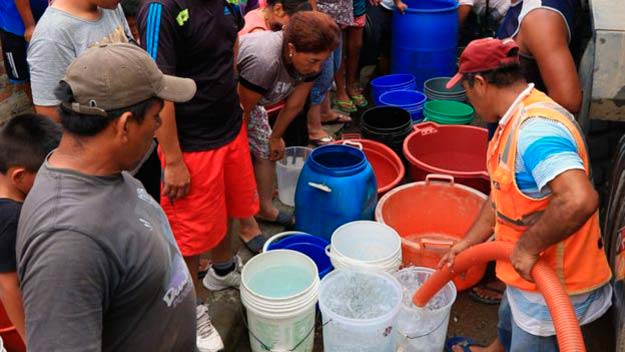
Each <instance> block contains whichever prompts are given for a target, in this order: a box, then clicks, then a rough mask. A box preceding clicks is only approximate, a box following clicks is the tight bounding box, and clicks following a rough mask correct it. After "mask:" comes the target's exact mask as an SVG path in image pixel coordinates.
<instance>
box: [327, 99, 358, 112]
mask: <svg viewBox="0 0 625 352" xmlns="http://www.w3.org/2000/svg"><path fill="white" fill-rule="evenodd" d="M332 105H333V107H332V109H334V110H340V111H342V112H345V113H348V114H351V113H352V112H356V111H358V108H356V105H354V102H353V101H351V100H338V99H334V100H333V101H332Z"/></svg>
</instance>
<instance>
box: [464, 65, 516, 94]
mask: <svg viewBox="0 0 625 352" xmlns="http://www.w3.org/2000/svg"><path fill="white" fill-rule="evenodd" d="M477 75H480V76H482V77H484V79H485V80H486V82H488V83H489V84H492V85H494V86H495V87H498V88H505V87H509V86H511V85H513V84H515V83H517V82H519V81H524V80H525V77H524V76H523V71H521V65H520V64H518V63H513V64H508V65H504V66H502V67H499V68H496V69H494V70H488V71H483V72H470V73H465V74H463V75H462V80H463V81H467V83H468V84H469V86H471V87H473V85H474V84H475V77H476V76H477Z"/></svg>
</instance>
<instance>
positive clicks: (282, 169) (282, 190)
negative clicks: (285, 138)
mask: <svg viewBox="0 0 625 352" xmlns="http://www.w3.org/2000/svg"><path fill="white" fill-rule="evenodd" d="M311 151H312V149H310V148H305V147H288V148H286V149H285V150H284V158H283V159H282V160H279V161H278V162H277V163H276V178H277V181H278V199H280V202H282V204H284V205H288V206H290V207H293V206H295V187H296V186H297V179H298V178H299V174H300V172H301V171H302V168H303V167H304V162H305V161H306V158H308V155H309V154H310V152H311Z"/></svg>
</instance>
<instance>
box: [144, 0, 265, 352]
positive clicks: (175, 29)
mask: <svg viewBox="0 0 625 352" xmlns="http://www.w3.org/2000/svg"><path fill="white" fill-rule="evenodd" d="M137 23H138V26H139V32H140V34H141V45H142V46H143V47H144V48H145V50H146V51H147V52H148V54H150V55H151V56H152V58H153V59H154V60H156V64H157V65H158V66H159V68H160V69H161V70H162V71H163V72H165V73H174V72H175V73H176V75H177V76H179V77H186V78H191V79H193V80H194V81H195V83H196V85H197V88H198V89H197V93H196V95H195V97H194V98H193V99H192V100H191V101H189V102H187V103H182V104H173V103H170V102H166V103H165V106H164V108H163V111H162V112H161V117H162V120H163V125H162V126H161V128H160V129H159V130H158V132H157V134H156V136H157V139H158V142H159V144H160V147H159V156H160V159H161V164H162V167H163V175H162V178H163V187H162V190H161V193H162V196H161V206H162V207H163V210H164V211H165V213H166V214H167V218H168V219H169V222H170V224H171V227H172V230H173V233H174V237H175V238H176V242H177V243H178V246H179V248H180V250H181V252H182V254H183V256H184V257H185V261H186V263H187V267H188V268H189V271H190V272H191V276H192V277H193V280H194V285H195V288H196V291H197V290H198V289H199V282H198V266H199V257H200V255H201V254H203V253H206V252H209V251H210V252H211V255H212V258H211V259H212V266H211V267H210V269H209V270H208V273H207V274H206V277H205V278H204V280H203V283H204V286H205V287H206V288H208V289H209V290H222V289H226V288H229V287H234V288H238V287H239V284H240V280H241V277H240V274H239V273H238V271H237V268H238V265H237V264H236V263H235V262H238V260H235V257H234V256H233V251H232V248H231V245H230V240H229V238H228V237H229V236H226V235H227V233H228V228H229V222H230V221H232V219H237V218H248V217H252V216H254V215H255V214H256V213H257V212H258V210H259V199H258V194H257V190H256V182H255V180H254V171H253V168H252V161H251V155H250V149H249V146H248V140H247V134H246V133H247V132H246V129H245V127H244V125H243V112H242V110H241V106H240V104H239V98H238V95H237V90H236V87H237V84H236V81H235V73H234V62H235V61H234V57H235V47H236V40H237V32H238V30H240V29H241V28H242V19H241V18H240V12H239V11H238V10H237V9H236V7H235V6H233V5H231V4H229V3H228V2H226V1H199V2H198V1H192V0H158V1H156V0H154V1H146V2H144V3H143V6H142V8H141V10H140V11H139V14H138V16H137ZM248 227H249V228H243V227H242V228H241V229H240V231H241V234H242V236H243V239H244V240H245V235H244V234H251V235H255V234H260V233H261V232H260V228H258V224H257V223H255V222H254V223H253V224H252V225H250V226H248ZM197 345H198V349H199V350H200V351H201V352H206V351H218V350H220V349H221V348H223V343H222V342H221V339H220V338H219V334H218V333H217V331H216V330H215V329H214V328H213V327H212V325H211V324H210V318H209V316H208V309H207V307H206V306H205V305H204V304H198V306H197Z"/></svg>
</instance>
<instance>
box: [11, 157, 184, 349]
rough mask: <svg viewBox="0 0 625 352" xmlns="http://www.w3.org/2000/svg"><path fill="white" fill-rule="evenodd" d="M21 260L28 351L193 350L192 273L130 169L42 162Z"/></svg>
mask: <svg viewBox="0 0 625 352" xmlns="http://www.w3.org/2000/svg"><path fill="white" fill-rule="evenodd" d="M17 260H18V269H17V270H18V276H19V279H20V282H21V288H22V291H23V298H24V309H25V312H26V330H27V336H28V341H27V342H28V350H29V351H33V352H38V351H46V352H49V351H129V352H130V351H132V352H136V351H163V352H165V351H167V352H169V351H181V352H186V351H195V349H196V340H195V339H196V314H195V304H196V301H195V294H194V291H193V282H192V280H191V276H190V274H189V271H188V270H187V267H186V265H185V262H184V260H183V257H182V255H181V254H180V251H179V250H178V247H177V246H176V242H175V240H174V238H173V235H172V232H171V228H170V226H169V223H168V222H167V219H166V217H165V214H164V213H163V211H162V209H161V207H160V206H159V205H158V203H156V202H155V201H154V200H153V199H152V197H150V196H149V195H148V193H147V192H146V191H145V189H144V188H143V186H142V185H141V183H140V182H139V181H137V180H136V179H134V178H133V177H132V176H130V175H129V174H128V173H126V172H124V173H121V174H117V175H112V176H109V177H95V176H88V175H84V174H81V173H78V172H75V171H72V170H63V169H55V168H52V167H50V166H49V165H48V163H47V162H46V163H44V165H43V166H42V167H41V169H40V170H39V173H38V174H37V178H36V180H35V184H34V187H33V189H32V190H31V191H30V193H29V195H28V197H27V198H26V201H25V202H24V205H23V208H22V213H21V216H20V222H19V226H18V234H17Z"/></svg>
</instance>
